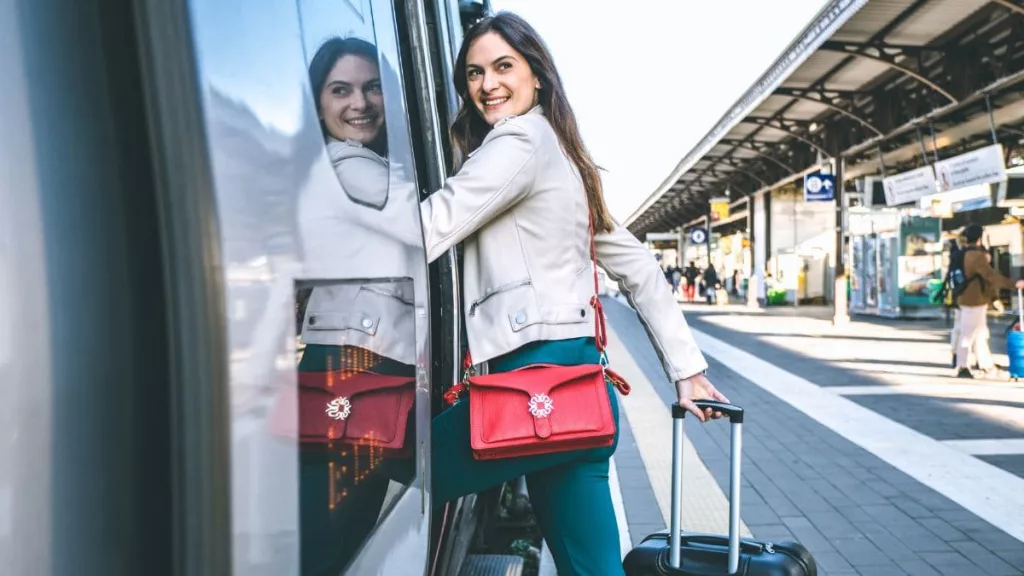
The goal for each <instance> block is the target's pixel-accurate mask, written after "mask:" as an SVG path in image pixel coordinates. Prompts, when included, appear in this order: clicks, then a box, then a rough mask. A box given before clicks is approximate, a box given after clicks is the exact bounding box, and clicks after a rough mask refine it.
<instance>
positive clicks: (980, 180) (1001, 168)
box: [935, 144, 1006, 192]
mask: <svg viewBox="0 0 1024 576" xmlns="http://www.w3.org/2000/svg"><path fill="white" fill-rule="evenodd" d="M1003 158H1004V156H1003V145H1002V144H992V145H991V146H986V147H984V148H979V149H977V150H972V151H971V152H967V153H965V154H960V155H959V156H953V157H952V158H947V159H945V160H940V161H938V162H936V163H935V177H936V178H937V179H938V181H939V191H940V192H949V191H950V190H955V189H957V188H967V187H970V186H977V185H979V184H992V183H995V182H1002V181H1003V180H1006V164H1005V162H1004V160H1003Z"/></svg>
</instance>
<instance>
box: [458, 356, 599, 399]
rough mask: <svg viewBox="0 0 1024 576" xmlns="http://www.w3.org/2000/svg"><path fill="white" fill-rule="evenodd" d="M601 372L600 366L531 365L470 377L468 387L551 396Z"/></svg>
mask: <svg viewBox="0 0 1024 576" xmlns="http://www.w3.org/2000/svg"><path fill="white" fill-rule="evenodd" d="M602 370H603V368H602V367H601V365H600V364H582V365H580V366H556V365H553V364H531V365H529V366H524V367H522V368H518V369H516V370H512V371H511V372H501V373H498V374H484V375H481V376H470V378H469V385H470V387H471V388H472V387H473V386H476V387H480V388H503V389H506V390H515V391H519V392H522V393H523V394H527V395H530V396H532V395H534V394H547V395H550V394H551V390H552V389H554V388H556V387H558V386H560V385H562V384H566V383H569V382H574V381H577V380H580V379H585V378H588V377H592V376H594V375H595V374H598V373H600V372H601V371H602Z"/></svg>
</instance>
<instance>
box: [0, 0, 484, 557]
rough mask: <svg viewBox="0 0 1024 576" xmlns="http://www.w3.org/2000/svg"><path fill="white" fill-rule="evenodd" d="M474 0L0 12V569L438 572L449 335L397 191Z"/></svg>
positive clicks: (438, 275)
mask: <svg viewBox="0 0 1024 576" xmlns="http://www.w3.org/2000/svg"><path fill="white" fill-rule="evenodd" d="M468 4H473V3H471V2H470V3H465V2H456V0H445V1H443V2H441V1H439V2H436V3H435V2H426V3H423V2H417V1H413V0H408V1H404V2H398V1H397V0H396V2H394V3H392V2H391V1H390V0H297V1H288V2H285V1H277V2H269V3H260V4H259V5H258V6H254V5H253V4H252V3H250V2H243V1H241V0H232V1H215V0H192V1H185V0H177V1H174V0H138V1H134V2H133V1H130V0H122V1H115V2H110V3H105V4H104V6H103V7H102V9H98V10H94V9H92V8H89V7H87V6H86V5H85V4H83V3H76V2H71V1H69V0H39V1H38V2H33V3H19V4H17V5H12V4H4V5H2V6H0V32H2V33H0V73H2V74H3V76H4V78H5V80H6V81H5V86H6V88H5V90H3V91H0V127H2V130H0V133H2V134H3V139H2V140H0V168H2V170H0V178H2V179H3V180H2V181H0V184H2V185H0V189H2V195H0V397H2V399H3V402H0V431H2V432H3V435H2V440H0V564H2V565H5V566H11V567H13V573H14V574H17V575H20V574H33V575H36V574H38V575H49V574H58V573H67V572H69V571H74V572H77V573H83V574H104V575H108V574H140V573H146V574H161V573H168V574H170V573H188V574H229V573H236V574H255V575H259V574H275V575H276V574H298V573H299V572H300V567H303V566H318V567H322V568H323V571H324V572H329V573H337V572H338V571H339V570H342V569H343V568H344V569H346V571H347V572H348V573H354V574H356V573H357V574H416V573H423V572H424V571H425V570H426V569H427V568H428V556H429V547H430V539H429V537H428V530H429V527H430V522H429V521H430V518H431V514H430V512H431V505H430V500H429V492H428V490H427V488H428V487H429V461H430V453H429V447H430V442H429V425H428V424H429V419H430V414H431V409H432V400H436V399H434V398H432V396H431V392H432V388H431V375H435V376H436V375H438V374H440V375H441V376H440V378H441V379H442V381H441V383H440V384H438V385H437V386H434V389H435V391H436V389H437V388H438V386H442V385H444V383H445V380H447V381H449V382H450V380H449V379H450V378H454V377H456V374H455V371H456V370H457V366H458V353H459V342H460V338H459V323H458V314H457V313H453V311H454V310H458V296H457V294H456V291H457V281H456V280H457V267H456V266H455V264H456V262H457V259H456V258H455V257H454V254H452V255H451V257H450V258H449V259H448V262H447V263H444V262H442V263H441V264H438V265H437V266H435V268H434V269H433V270H432V272H433V286H434V288H433V290H432V292H431V290H428V269H427V266H426V262H425V259H424V257H423V250H422V236H421V232H420V225H419V217H418V209H417V208H418V206H417V205H418V200H419V196H420V194H421V191H422V190H429V189H433V187H434V186H437V185H439V182H440V180H441V179H443V175H444V174H445V173H446V172H447V169H448V165H447V164H446V163H445V160H444V158H445V156H446V150H445V149H444V146H445V139H444V137H443V135H444V132H445V130H444V127H445V126H446V120H444V119H443V117H444V112H445V109H446V110H447V111H448V112H450V111H451V110H452V109H453V106H454V105H455V104H457V101H456V100H455V99H454V97H453V96H452V94H451V93H450V92H447V93H445V92H444V91H445V90H446V89H444V88H442V86H445V85H447V86H450V82H443V83H442V82H438V80H439V79H441V78H444V79H448V78H449V77H448V76H447V75H446V74H450V61H446V60H445V59H446V58H449V59H450V58H451V52H450V51H451V47H452V46H454V45H457V42H458V37H459V34H458V27H457V26H456V22H457V21H458V19H457V17H456V15H457V14H458V13H459V10H460V9H462V8H465V6H464V5H468ZM484 4H485V5H486V3H484ZM400 37H401V38H403V39H404V38H410V37H411V38H412V39H413V41H412V42H411V43H408V42H405V43H404V45H405V47H406V52H405V53H404V54H401V53H400V49H401V46H402V44H400V43H399V41H398V38H400ZM331 51H334V52H333V54H334V55H335V56H337V58H334V57H333V56H331V54H332V52H331ZM431 55H432V56H433V59H431V58H430V56H431ZM405 64H409V65H410V66H412V68H406V67H405ZM439 70H440V72H438V71H439ZM412 84H415V90H413V89H412ZM431 85H433V86H437V87H438V88H437V89H438V92H437V94H434V95H431V94H430V91H429V89H426V90H425V89H424V87H429V86H431ZM438 102H444V103H445V105H444V106H440V105H439V104H438ZM431 293H433V294H436V295H439V298H438V299H439V300H440V302H438V303H437V305H436V306H431V305H430V296H431ZM431 311H432V312H433V313H434V315H435V318H437V317H438V316H440V317H441V318H443V322H439V327H440V328H442V329H443V331H441V332H435V337H434V339H433V340H431V337H430V335H431V331H430V329H429V327H430V315H431ZM432 345H433V347H434V350H432V349H431V347H432ZM449 374H450V376H446V375H449ZM300 383H301V386H300ZM368 383H369V384H368ZM377 389H381V390H384V393H383V394H378V395H377V396H376V399H375V398H374V397H373V396H374V395H373V394H372V393H368V392H372V391H374V390H377ZM308 398H313V400H311V401H310V402H311V403H310V404H309V406H307V405H306V404H304V403H305V402H306V401H307V399H308ZM382 398H383V400H382ZM389 403H390V404H389ZM392 405H397V406H400V407H407V408H403V410H404V411H403V410H397V411H388V410H383V409H382V408H381V407H382V406H392ZM310 406H311V407H314V408H315V409H314V408H309V407H310ZM307 408H309V409H308V410H307ZM392 412H397V413H398V414H399V415H401V416H405V417H406V418H405V419H402V418H394V417H391V415H393V414H392ZM307 414H310V415H312V414H316V415H320V416H324V415H326V418H327V419H328V420H329V421H326V424H323V423H324V422H325V420H324V419H323V418H321V419H320V420H316V419H310V420H305V421H304V418H301V417H300V415H302V416H306V415H307ZM367 416H370V417H369V418H367ZM374 416H376V417H374ZM310 421H315V422H319V424H317V423H314V424H313V425H312V427H310V426H307V424H309V422H310ZM317 426H320V427H321V428H319V429H318V428H317ZM397 431H402V433H401V434H398V433H396V432H397ZM317 435H319V436H321V437H320V438H314V437H315V436H317ZM323 435H326V436H328V437H329V439H330V441H323V438H322V436H323ZM311 536H312V537H311ZM339 549H340V550H342V552H341V554H340V555H339V554H336V553H335V552H336V551H337V550H339ZM449 555H450V550H449ZM307 556H311V557H307ZM457 564H458V562H457V561H456V562H454V565H455V568H456V569H457Z"/></svg>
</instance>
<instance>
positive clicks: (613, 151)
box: [491, 0, 825, 220]
mask: <svg viewBox="0 0 1024 576" xmlns="http://www.w3.org/2000/svg"><path fill="white" fill-rule="evenodd" d="M824 4H825V0H772V1H770V2H769V1H766V0H714V1H711V2H695V1H693V0H689V1H684V0H660V1H658V0H655V1H647V2H644V1H642V0H632V1H631V2H594V1H593V0H557V1H554V0H491V5H492V7H493V8H494V10H509V11H512V12H515V13H517V14H519V15H520V16H522V17H523V18H525V19H526V20H527V21H528V22H530V24H532V25H533V26H534V27H535V28H536V29H537V31H538V32H540V34H541V36H543V37H544V40H545V41H546V42H547V44H548V47H549V48H550V49H551V52H552V53H553V55H554V57H555V64H556V65H557V66H558V70H559V72H560V73H561V74H562V79H563V81H564V82H565V85H566V90H567V91H568V93H569V101H570V103H571V104H572V106H573V109H574V110H575V111H576V115H577V117H578V120H579V122H580V126H581V130H582V131H583V138H584V140H585V141H586V143H587V147H588V148H589V149H590V152H591V154H593V155H594V159H595V160H596V161H597V163H598V164H599V165H601V166H602V167H603V168H605V169H606V170H607V173H605V175H604V183H605V189H606V192H605V194H606V197H607V200H608V204H609V206H610V207H611V209H612V213H613V214H614V215H615V217H616V218H618V219H620V220H625V219H626V218H627V217H629V215H630V214H632V212H633V211H634V210H635V209H636V208H637V207H639V206H640V204H641V203H642V202H643V201H644V200H645V199H646V198H647V197H648V196H649V195H650V194H651V193H653V192H654V190H655V189H656V188H657V187H658V185H659V184H661V182H662V181H663V180H664V179H665V178H666V177H668V175H669V173H670V172H671V171H672V169H673V168H675V166H676V164H678V163H679V161H680V160H682V158H683V156H684V155H685V154H686V153H687V152H689V151H690V149H691V148H693V147H694V146H696V145H697V142H699V141H700V139H701V138H702V137H703V136H704V135H705V134H706V133H707V132H708V131H709V130H711V128H712V127H713V126H714V125H715V123H716V122H718V120H719V119H720V118H721V117H722V116H723V115H724V114H725V112H726V110H727V109H728V108H729V107H730V106H731V105H732V104H733V103H734V102H736V100H738V99H739V98H740V96H742V95H743V93H744V92H745V91H746V90H747V88H749V87H750V86H751V85H752V84H753V83H754V81H755V80H757V78H758V77H760V76H761V74H762V73H763V72H764V71H765V69H767V68H768V66H770V65H771V64H772V63H773V62H774V61H775V59H776V58H778V56H779V55H780V54H781V52H782V50H784V49H785V48H786V46H788V45H789V43H790V42H791V41H792V40H793V39H794V38H795V37H796V35H797V34H798V33H799V32H800V31H801V30H802V29H803V28H804V27H805V26H806V25H807V24H808V23H809V22H810V20H811V18H813V17H814V15H815V14H817V12H818V11H819V10H820V9H821V8H822V7H823V6H824ZM627 6H628V7H629V8H630V9H629V10H626V9H624V8H625V7H627Z"/></svg>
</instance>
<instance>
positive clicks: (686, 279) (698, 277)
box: [662, 260, 740, 304]
mask: <svg viewBox="0 0 1024 576" xmlns="http://www.w3.org/2000/svg"><path fill="white" fill-rule="evenodd" d="M662 272H663V273H664V274H665V280H666V281H667V282H668V283H669V285H670V286H672V293H673V294H676V295H680V294H681V295H682V301H683V302H694V301H696V300H697V299H698V298H700V299H703V300H705V301H706V302H707V303H708V304H715V303H717V302H718V300H719V299H724V300H726V301H727V300H728V298H729V296H730V295H732V296H735V297H736V298H739V297H740V290H739V288H740V273H739V270H734V271H733V273H732V277H731V279H730V280H731V281H729V282H725V281H723V279H722V278H721V277H720V276H719V275H718V271H717V270H715V265H714V264H711V263H708V266H707V268H704V269H703V270H702V269H700V268H698V267H697V265H696V263H695V262H694V261H692V260H691V261H690V264H689V265H688V266H687V267H686V268H680V267H678V266H668V267H663V268H662ZM726 284H728V286H726Z"/></svg>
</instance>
